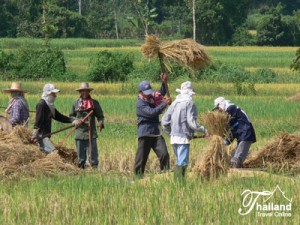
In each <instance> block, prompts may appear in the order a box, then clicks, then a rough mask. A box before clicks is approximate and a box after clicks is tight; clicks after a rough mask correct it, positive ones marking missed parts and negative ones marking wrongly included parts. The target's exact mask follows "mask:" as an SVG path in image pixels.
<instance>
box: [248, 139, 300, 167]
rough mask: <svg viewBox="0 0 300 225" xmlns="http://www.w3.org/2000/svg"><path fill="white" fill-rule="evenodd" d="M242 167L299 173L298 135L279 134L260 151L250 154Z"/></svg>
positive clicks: (299, 144)
mask: <svg viewBox="0 0 300 225" xmlns="http://www.w3.org/2000/svg"><path fill="white" fill-rule="evenodd" d="M244 167H246V168H263V169H272V170H275V171H277V172H284V171H290V172H300V135H299V134H279V135H278V136H277V139H275V140H274V141H272V142H270V143H269V144H267V145H266V146H265V147H264V148H262V149H261V150H260V151H258V152H254V153H252V154H250V155H249V156H248V158H247V159H246V161H245V162H244Z"/></svg>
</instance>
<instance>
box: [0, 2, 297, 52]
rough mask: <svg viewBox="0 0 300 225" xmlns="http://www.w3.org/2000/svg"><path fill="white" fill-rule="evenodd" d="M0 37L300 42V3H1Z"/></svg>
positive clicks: (281, 43) (274, 44)
mask: <svg viewBox="0 0 300 225" xmlns="http://www.w3.org/2000/svg"><path fill="white" fill-rule="evenodd" d="M0 6H1V7H0V37H34V38H45V40H46V41H47V40H49V39H50V38H70V37H72V38H77V37H80V38H99V39H104V38H108V39H125V38H143V37H144V36H145V35H146V34H156V35H159V36H160V37H162V38H173V39H174V38H191V37H195V39H196V40H197V41H199V42H200V43H203V44H205V45H271V46H297V45H299V44H300V20H299V17H300V11H299V7H300V1H299V0H285V1H278V0H260V1H259V0H0Z"/></svg>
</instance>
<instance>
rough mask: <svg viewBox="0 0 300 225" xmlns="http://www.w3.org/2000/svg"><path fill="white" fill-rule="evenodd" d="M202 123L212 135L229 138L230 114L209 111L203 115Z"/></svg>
mask: <svg viewBox="0 0 300 225" xmlns="http://www.w3.org/2000/svg"><path fill="white" fill-rule="evenodd" d="M200 121H201V123H202V124H203V125H204V126H205V127H206V128H207V129H208V130H209V132H210V133H211V134H213V135H218V136H220V137H229V135H230V132H229V121H230V115H229V114H228V113H224V112H219V111H213V112H211V111H209V112H207V113H204V114H202V115H201V117H200Z"/></svg>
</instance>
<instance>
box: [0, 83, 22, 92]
mask: <svg viewBox="0 0 300 225" xmlns="http://www.w3.org/2000/svg"><path fill="white" fill-rule="evenodd" d="M3 91H4V92H6V93H9V92H13V91H17V92H23V93H25V92H28V91H27V90H24V89H23V88H22V84H21V83H19V82H13V83H12V84H11V87H10V88H6V89H3Z"/></svg>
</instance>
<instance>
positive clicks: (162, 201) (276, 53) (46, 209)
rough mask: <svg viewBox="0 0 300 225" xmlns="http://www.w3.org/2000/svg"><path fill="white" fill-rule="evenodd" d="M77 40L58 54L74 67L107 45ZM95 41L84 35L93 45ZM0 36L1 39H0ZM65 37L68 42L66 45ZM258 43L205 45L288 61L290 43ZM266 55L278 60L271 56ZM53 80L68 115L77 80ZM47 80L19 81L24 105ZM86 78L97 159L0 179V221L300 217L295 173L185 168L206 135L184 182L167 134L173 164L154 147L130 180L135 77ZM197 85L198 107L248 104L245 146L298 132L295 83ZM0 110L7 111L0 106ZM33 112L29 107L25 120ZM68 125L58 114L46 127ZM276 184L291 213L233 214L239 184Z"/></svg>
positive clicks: (239, 55)
mask: <svg viewBox="0 0 300 225" xmlns="http://www.w3.org/2000/svg"><path fill="white" fill-rule="evenodd" d="M2 41H3V40H2ZM10 41H11V40H10ZM74 42H76V40H75V41H74ZM80 43H81V44H80V49H77V48H75V47H74V46H73V45H71V44H70V46H69V48H70V50H66V52H65V54H66V56H67V58H68V62H69V65H68V66H69V67H72V68H74V70H77V69H78V68H76V66H75V65H76V64H80V66H82V68H81V69H79V70H80V71H84V70H85V68H86V66H87V64H88V60H87V57H88V56H89V55H90V54H94V53H93V52H97V51H98V50H99V49H100V48H106V46H98V45H97V43H98V42H94V45H95V46H85V45H86V43H84V42H80ZM92 43H93V42H89V44H90V45H92ZM11 45H12V43H11ZM60 45H61V46H64V45H65V46H66V45H67V42H66V43H64V45H63V44H62V43H61V42H60ZM78 45H79V44H78ZM0 46H1V47H2V48H4V47H5V46H3V45H1V41H0ZM12 46H13V45H12ZM71 46H73V47H74V48H73V47H72V48H73V49H71ZM137 46H138V45H136V44H132V46H131V47H130V48H132V49H133V52H136V51H138V47H137ZM93 47H96V48H97V49H92V48H93ZM115 47H116V48H122V47H121V46H115ZM7 48H8V47H7ZM261 49H262V48H258V47H249V48H248V47H247V48H227V47H208V51H209V52H211V54H212V56H213V57H215V58H218V59H222V61H223V60H224V61H226V60H228V62H230V63H234V62H235V63H237V64H239V65H242V66H243V67H246V68H258V67H259V68H260V67H266V68H278V69H279V70H283V71H288V67H289V60H290V58H293V56H294V53H295V50H296V48H282V49H281V48H264V50H261ZM236 51H237V52H236ZM266 54H267V55H266ZM247 56H248V57H247ZM270 57H273V59H274V61H275V62H274V61H272V60H269V58H270ZM253 58H255V59H257V60H253ZM239 60H241V61H239ZM79 62H80V63H79ZM290 75H291V76H294V75H295V74H290ZM295 76H296V75H295ZM183 81H184V80H183ZM180 82H181V81H180V80H178V81H176V82H172V81H171V82H170V91H171V96H172V98H175V96H176V92H175V89H176V88H178V87H179V86H180ZM53 83H54V84H55V85H56V86H57V88H58V89H60V90H61V92H60V93H59V94H58V97H57V100H56V103H55V105H56V108H57V109H58V110H59V111H60V112H61V113H63V114H65V115H68V114H69V112H70V110H71V105H72V102H73V101H74V100H75V99H76V98H78V93H77V92H76V91H75V89H76V88H78V87H79V85H80V83H61V82H55V81H53ZM10 84H11V83H10V82H1V83H0V89H3V88H8V87H10ZM44 84H45V82H41V81H37V82H24V83H23V85H24V88H25V89H27V90H29V93H28V94H26V97H27V100H28V102H29V106H30V109H31V110H35V105H36V104H37V102H38V101H39V99H40V95H41V92H42V88H43V85H44ZM159 85H160V84H158V83H155V84H153V87H154V89H158V88H159ZM90 86H91V87H93V88H94V91H93V92H92V97H93V98H95V99H97V100H98V101H99V102H100V104H101V106H102V108H103V110H104V113H105V120H106V124H105V129H104V130H103V132H101V134H100V135H99V138H98V146H99V158H100V169H99V170H95V171H94V170H86V171H84V172H82V173H80V174H76V175H71V174H63V173H59V174H56V175H55V176H53V177H44V176H42V175H41V176H38V177H35V178H28V177H23V178H20V179H14V180H10V179H5V180H2V181H0V224H62V225H63V224H128V225H129V224H130V225H131V224H182V225H185V224H221V225H223V224H270V225H273V224H278V225H281V224H295V225H296V224H299V221H300V196H299V192H300V177H299V174H274V172H272V171H267V172H265V173H255V174H254V175H253V174H251V175H249V174H248V175H247V174H246V173H243V172H241V173H237V172H235V171H231V172H230V175H228V176H222V177H220V178H219V179H218V180H213V181H205V180H201V179H200V178H199V176H198V175H197V174H195V173H192V172H191V170H192V168H193V166H194V165H195V164H196V162H197V161H198V160H200V159H201V157H202V156H203V152H204V150H205V148H206V147H207V146H208V145H209V140H203V139H195V140H193V141H192V143H191V152H190V165H189V173H188V176H187V179H186V182H184V183H178V182H175V181H174V180H173V176H172V169H173V167H174V154H173V152H172V149H171V146H170V144H169V137H167V136H166V135H165V134H164V136H165V138H166V141H167V145H168V149H169V153H170V156H171V168H172V169H171V171H170V172H169V173H163V174H160V173H158V171H157V168H158V167H157V166H158V162H157V159H156V156H155V154H154V153H153V152H151V153H150V158H149V161H148V164H147V171H146V175H145V178H144V179H142V180H134V179H133V174H132V170H133V163H134V157H135V152H136V149H137V126H136V116H135V104H136V99H137V87H138V82H136V83H135V82H130V83H116V84H111V83H106V84H103V83H90ZM194 88H195V91H196V93H197V94H196V96H195V102H196V105H197V107H198V112H199V115H201V114H202V113H204V112H207V111H208V110H210V109H211V108H212V106H213V100H214V99H215V98H216V97H218V96H224V97H226V98H228V99H230V100H232V101H233V102H234V103H236V104H237V105H239V106H240V107H241V108H242V109H244V110H245V111H246V112H247V114H248V116H249V117H250V119H251V121H252V123H253V125H254V128H255V130H256V135H257V142H256V143H255V144H253V145H252V146H251V151H252V152H254V151H258V150H260V149H261V148H262V147H263V146H265V145H266V144H267V143H269V142H270V141H272V140H273V139H274V138H276V135H277V134H279V133H281V132H287V133H295V132H299V129H300V120H299V119H300V117H299V102H297V101H293V100H290V99H289V97H291V96H294V95H296V94H297V93H299V92H300V86H299V84H256V85H255V88H256V91H257V95H255V96H254V95H253V96H237V95H236V94H235V91H234V86H233V85H232V84H216V83H203V82H195V83H194ZM8 100H9V95H8V94H5V93H0V105H1V106H6V105H7V102H8ZM0 115H3V116H5V113H4V109H2V108H0ZM34 116H35V114H34V113H31V118H30V127H31V128H32V126H33V122H34ZM66 125H67V124H61V123H57V122H55V123H54V124H53V127H52V130H53V131H54V130H57V129H60V128H62V127H64V126H66ZM67 133H68V131H64V132H61V133H59V134H56V135H53V137H52V140H53V142H54V143H56V144H57V143H59V142H60V141H62V140H63V139H64V137H65V136H66V135H67ZM65 144H66V145H67V146H68V147H70V148H74V147H75V144H74V136H72V135H71V136H70V137H69V138H68V139H67V140H66V142H65ZM0 148H1V146H0ZM299 163H300V162H299ZM277 185H278V186H279V187H280V189H281V190H282V191H284V193H285V196H287V197H288V198H292V209H291V211H289V213H290V215H288V216H279V215H278V214H273V215H272V216H261V215H259V214H258V213H257V210H256V209H253V210H252V211H251V212H250V213H249V214H248V215H244V216H242V215H240V214H239V209H243V210H244V208H243V205H242V204H243V197H242V193H243V192H244V191H245V190H251V191H256V192H262V191H273V190H275V188H276V186H277ZM273 197H274V198H273V201H274V202H275V203H278V204H279V203H281V204H284V202H283V201H284V199H283V197H282V195H274V196H273ZM260 200H261V199H260Z"/></svg>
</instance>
